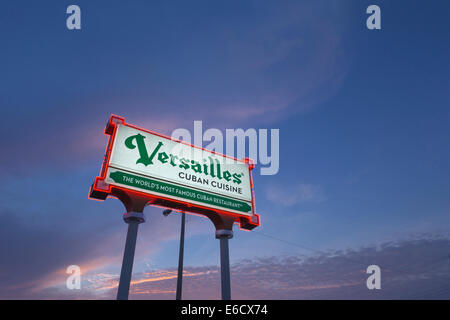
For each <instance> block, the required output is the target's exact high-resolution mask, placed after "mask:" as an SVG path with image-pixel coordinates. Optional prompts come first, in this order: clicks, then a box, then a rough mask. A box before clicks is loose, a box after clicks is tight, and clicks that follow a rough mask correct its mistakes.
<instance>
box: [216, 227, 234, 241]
mask: <svg viewBox="0 0 450 320" xmlns="http://www.w3.org/2000/svg"><path fill="white" fill-rule="evenodd" d="M231 238H233V230H226V229H221V230H216V239H231Z"/></svg>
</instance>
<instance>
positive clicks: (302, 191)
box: [266, 183, 326, 207]
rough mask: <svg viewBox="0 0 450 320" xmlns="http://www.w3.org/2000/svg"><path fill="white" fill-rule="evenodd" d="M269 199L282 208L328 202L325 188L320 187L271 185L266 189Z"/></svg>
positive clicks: (302, 184) (312, 185)
mask: <svg viewBox="0 0 450 320" xmlns="http://www.w3.org/2000/svg"><path fill="white" fill-rule="evenodd" d="M266 196H267V199H269V200H270V201H272V202H273V203H276V204H278V205H282V206H286V207H289V206H293V205H295V204H299V203H310V202H313V203H314V202H322V201H325V200H326V197H325V195H324V191H323V188H322V187H321V186H320V185H315V184H304V183H300V184H297V185H294V186H292V185H289V186H286V185H270V186H269V187H267V189H266Z"/></svg>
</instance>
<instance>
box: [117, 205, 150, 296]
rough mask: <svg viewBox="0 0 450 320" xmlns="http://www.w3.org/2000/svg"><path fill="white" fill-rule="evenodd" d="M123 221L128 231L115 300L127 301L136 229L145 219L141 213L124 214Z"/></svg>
mask: <svg viewBox="0 0 450 320" xmlns="http://www.w3.org/2000/svg"><path fill="white" fill-rule="evenodd" d="M123 220H124V221H125V222H126V223H127V224H128V231H127V240H126V242H125V251H124V253H123V260H122V269H121V271H120V280H119V288H118V290H117V300H128V293H129V290H130V282H131V274H132V271H133V260H134V252H135V248H136V239H137V232H138V227H139V224H140V223H142V222H145V217H144V214H143V213H142V212H127V213H125V214H124V216H123Z"/></svg>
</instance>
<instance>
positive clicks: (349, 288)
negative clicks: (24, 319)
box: [40, 236, 450, 299]
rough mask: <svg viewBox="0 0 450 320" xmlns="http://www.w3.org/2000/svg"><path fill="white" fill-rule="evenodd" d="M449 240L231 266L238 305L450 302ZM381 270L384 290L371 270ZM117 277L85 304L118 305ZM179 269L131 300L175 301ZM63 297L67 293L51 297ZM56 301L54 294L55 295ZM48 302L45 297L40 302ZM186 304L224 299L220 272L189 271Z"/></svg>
mask: <svg viewBox="0 0 450 320" xmlns="http://www.w3.org/2000/svg"><path fill="white" fill-rule="evenodd" d="M449 252H450V237H448V236H435V237H432V236H428V237H427V238H419V239H410V240H403V241H398V242H389V243H383V244H380V245H377V246H367V247H362V248H358V249H352V250H346V251H330V252H325V253H317V254H315V255H312V256H285V257H277V256H273V257H265V258H253V259H244V260H241V261H238V262H237V263H235V264H233V265H232V267H231V270H232V274H231V279H232V285H231V287H232V297H233V299H450V286H449V285H448V283H449V280H450V269H449V264H450V261H449V259H450V258H449V257H448V253H449ZM371 264H377V265H379V266H380V268H381V290H369V289H367V287H366V280H367V278H368V276H369V275H368V274H367V273H366V268H367V267H368V266H369V265H371ZM117 281H118V275H117V274H104V273H103V274H102V273H98V274H95V273H94V274H93V275H91V277H90V279H89V284H88V285H87V286H85V287H84V289H83V290H81V291H80V292H79V297H80V298H83V297H84V298H89V299H90V298H95V297H96V298H105V299H114V298H115V294H116V290H117ZM175 288H176V269H165V270H153V271H150V272H142V273H137V274H134V275H133V281H132V285H131V289H130V298H131V299H174V296H175ZM50 292H51V296H52V297H56V298H57V297H60V298H61V297H64V296H66V295H67V290H62V289H60V295H59V296H58V294H56V293H57V292H58V290H56V291H47V294H50ZM49 296H50V295H49ZM40 297H42V296H40ZM183 298H184V299H219V298H220V268H219V267H218V266H201V267H186V268H185V270H184V278H183Z"/></svg>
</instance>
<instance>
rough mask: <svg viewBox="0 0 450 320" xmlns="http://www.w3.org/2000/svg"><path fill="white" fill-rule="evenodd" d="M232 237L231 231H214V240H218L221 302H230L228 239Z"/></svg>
mask: <svg viewBox="0 0 450 320" xmlns="http://www.w3.org/2000/svg"><path fill="white" fill-rule="evenodd" d="M232 237H233V231H232V230H225V229H222V230H216V239H219V240H220V274H221V283H222V300H231V284H230V254H229V248H228V239H231V238H232Z"/></svg>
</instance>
